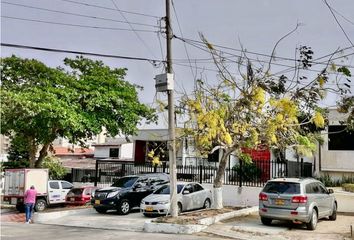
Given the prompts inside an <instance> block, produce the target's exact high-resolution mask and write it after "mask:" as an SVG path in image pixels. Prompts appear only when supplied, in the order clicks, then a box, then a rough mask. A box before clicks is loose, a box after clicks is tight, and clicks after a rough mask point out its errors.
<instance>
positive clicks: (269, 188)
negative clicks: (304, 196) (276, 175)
mask: <svg viewBox="0 0 354 240" xmlns="http://www.w3.org/2000/svg"><path fill="white" fill-rule="evenodd" d="M263 192H266V193H280V194H299V193H300V184H299V183H292V182H269V183H267V185H266V186H265V187H264V189H263Z"/></svg>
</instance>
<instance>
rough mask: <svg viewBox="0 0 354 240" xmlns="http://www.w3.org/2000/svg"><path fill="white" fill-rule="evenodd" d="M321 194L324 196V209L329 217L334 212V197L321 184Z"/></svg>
mask: <svg viewBox="0 0 354 240" xmlns="http://www.w3.org/2000/svg"><path fill="white" fill-rule="evenodd" d="M319 188H320V192H321V194H322V196H323V207H324V215H326V216H328V215H329V214H330V212H331V211H332V207H333V204H334V201H333V196H331V195H330V194H328V191H327V189H326V188H325V187H324V186H323V185H322V184H319Z"/></svg>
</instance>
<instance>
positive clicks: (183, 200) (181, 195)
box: [140, 182, 212, 216]
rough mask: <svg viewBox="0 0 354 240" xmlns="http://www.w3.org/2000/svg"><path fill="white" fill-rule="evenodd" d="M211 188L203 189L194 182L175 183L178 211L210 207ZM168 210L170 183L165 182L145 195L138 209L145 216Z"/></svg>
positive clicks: (166, 212) (164, 212) (165, 212)
mask: <svg viewBox="0 0 354 240" xmlns="http://www.w3.org/2000/svg"><path fill="white" fill-rule="evenodd" d="M211 199H212V194H211V190H208V189H204V187H203V186H202V185H200V184H199V183H196V182H191V183H177V204H178V212H179V213H181V212H183V211H188V210H193V209H200V208H210V206H211ZM169 210H170V185H169V184H166V185H164V186H162V187H160V188H159V189H157V190H156V191H155V192H154V193H152V194H151V195H149V196H147V197H145V198H144V199H143V200H142V201H141V203H140V211H141V212H142V213H143V214H144V215H145V216H152V215H167V214H168V213H169Z"/></svg>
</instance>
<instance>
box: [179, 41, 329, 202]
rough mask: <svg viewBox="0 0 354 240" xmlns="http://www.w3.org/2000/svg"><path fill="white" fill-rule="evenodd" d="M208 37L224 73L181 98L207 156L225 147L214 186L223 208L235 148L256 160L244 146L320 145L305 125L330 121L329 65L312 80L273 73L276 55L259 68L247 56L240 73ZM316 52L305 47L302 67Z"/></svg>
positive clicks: (305, 148)
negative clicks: (323, 103) (326, 110)
mask: <svg viewBox="0 0 354 240" xmlns="http://www.w3.org/2000/svg"><path fill="white" fill-rule="evenodd" d="M202 40H203V42H204V44H205V46H206V48H207V49H208V51H209V52H210V53H211V56H212V58H213V60H214V64H215V66H216V67H217V69H218V78H217V81H216V83H215V84H209V83H208V82H206V81H203V80H199V81H198V83H197V88H196V89H195V92H194V94H192V95H186V96H185V97H184V99H183V100H182V101H181V103H182V108H184V109H185V111H186V114H187V116H188V117H189V120H188V121H187V122H186V124H185V125H186V126H187V127H186V130H185V131H186V135H189V136H193V137H194V139H195V143H196V147H197V149H198V150H199V151H200V152H201V153H202V154H204V155H206V154H208V153H211V152H213V151H214V150H216V149H222V150H223V155H222V158H221V160H220V161H219V167H218V170H217V175H216V177H215V179H214V185H213V187H214V208H217V209H219V208H222V207H223V206H222V192H221V191H222V189H221V187H222V180H223V179H224V173H225V167H226V164H227V160H228V158H229V156H230V154H231V153H236V155H237V156H238V157H239V158H240V159H246V160H247V159H248V161H251V157H250V156H248V157H247V156H245V155H247V153H245V152H244V151H243V150H244V149H257V148H267V149H269V148H270V149H286V148H288V147H293V148H295V150H296V151H297V153H299V154H311V153H312V152H313V151H314V150H315V147H316V145H315V143H314V142H315V140H316V136H315V135H314V133H313V132H311V131H308V130H306V128H305V126H307V125H310V124H314V125H315V126H316V127H323V126H324V124H325V119H324V117H323V114H322V109H321V108H320V107H319V101H320V100H322V99H323V97H324V96H325V90H326V89H325V83H326V82H327V81H328V69H327V66H326V67H325V68H324V69H323V70H322V71H321V72H320V73H319V74H318V76H317V77H316V78H314V79H312V80H308V79H307V78H306V76H301V75H298V76H299V77H298V78H297V79H288V78H287V77H286V76H285V75H280V76H276V75H272V74H271V73H270V66H271V61H272V58H271V59H270V61H269V64H268V66H265V67H259V68H257V67H255V64H254V63H252V62H251V60H249V59H248V58H247V56H246V55H243V56H242V58H241V59H239V61H238V69H239V72H240V76H239V77H237V76H234V75H233V74H231V73H230V71H229V70H228V66H227V65H226V63H225V61H224V60H225V57H224V56H223V55H222V53H221V52H220V51H218V50H217V49H216V48H214V46H213V45H212V44H211V43H209V42H208V41H207V40H206V39H205V38H204V37H203V36H202ZM273 54H274V50H273ZM273 54H272V57H273ZM312 54H313V52H312V50H311V48H308V47H306V46H304V47H301V48H300V61H299V65H298V66H296V67H298V69H300V68H301V69H307V68H309V67H311V59H312ZM300 116H302V120H300V121H299V117H300Z"/></svg>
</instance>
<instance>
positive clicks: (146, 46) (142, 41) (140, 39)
mask: <svg viewBox="0 0 354 240" xmlns="http://www.w3.org/2000/svg"><path fill="white" fill-rule="evenodd" d="M111 1H112V3H113V5H114V7H115V8H116V9H117V10H118V12H119V13H120V15H121V16H122V17H123V18H124V20H125V21H126V22H127V23H128V24H129V27H130V29H131V30H133V32H134V33H135V35H136V37H137V38H138V39H139V41H140V42H141V43H142V44H143V45H144V46H145V48H146V49H148V51H149V52H150V53H151V54H152V56H154V57H155V54H154V52H153V51H152V50H151V48H150V47H149V46H148V45H147V43H146V42H145V41H144V39H142V38H141V36H140V35H139V34H138V31H136V30H135V29H134V28H133V26H132V24H130V22H129V21H128V19H127V18H126V17H125V15H124V14H123V12H122V11H121V10H120V9H119V7H118V5H117V4H116V3H115V1H114V0H111Z"/></svg>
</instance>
